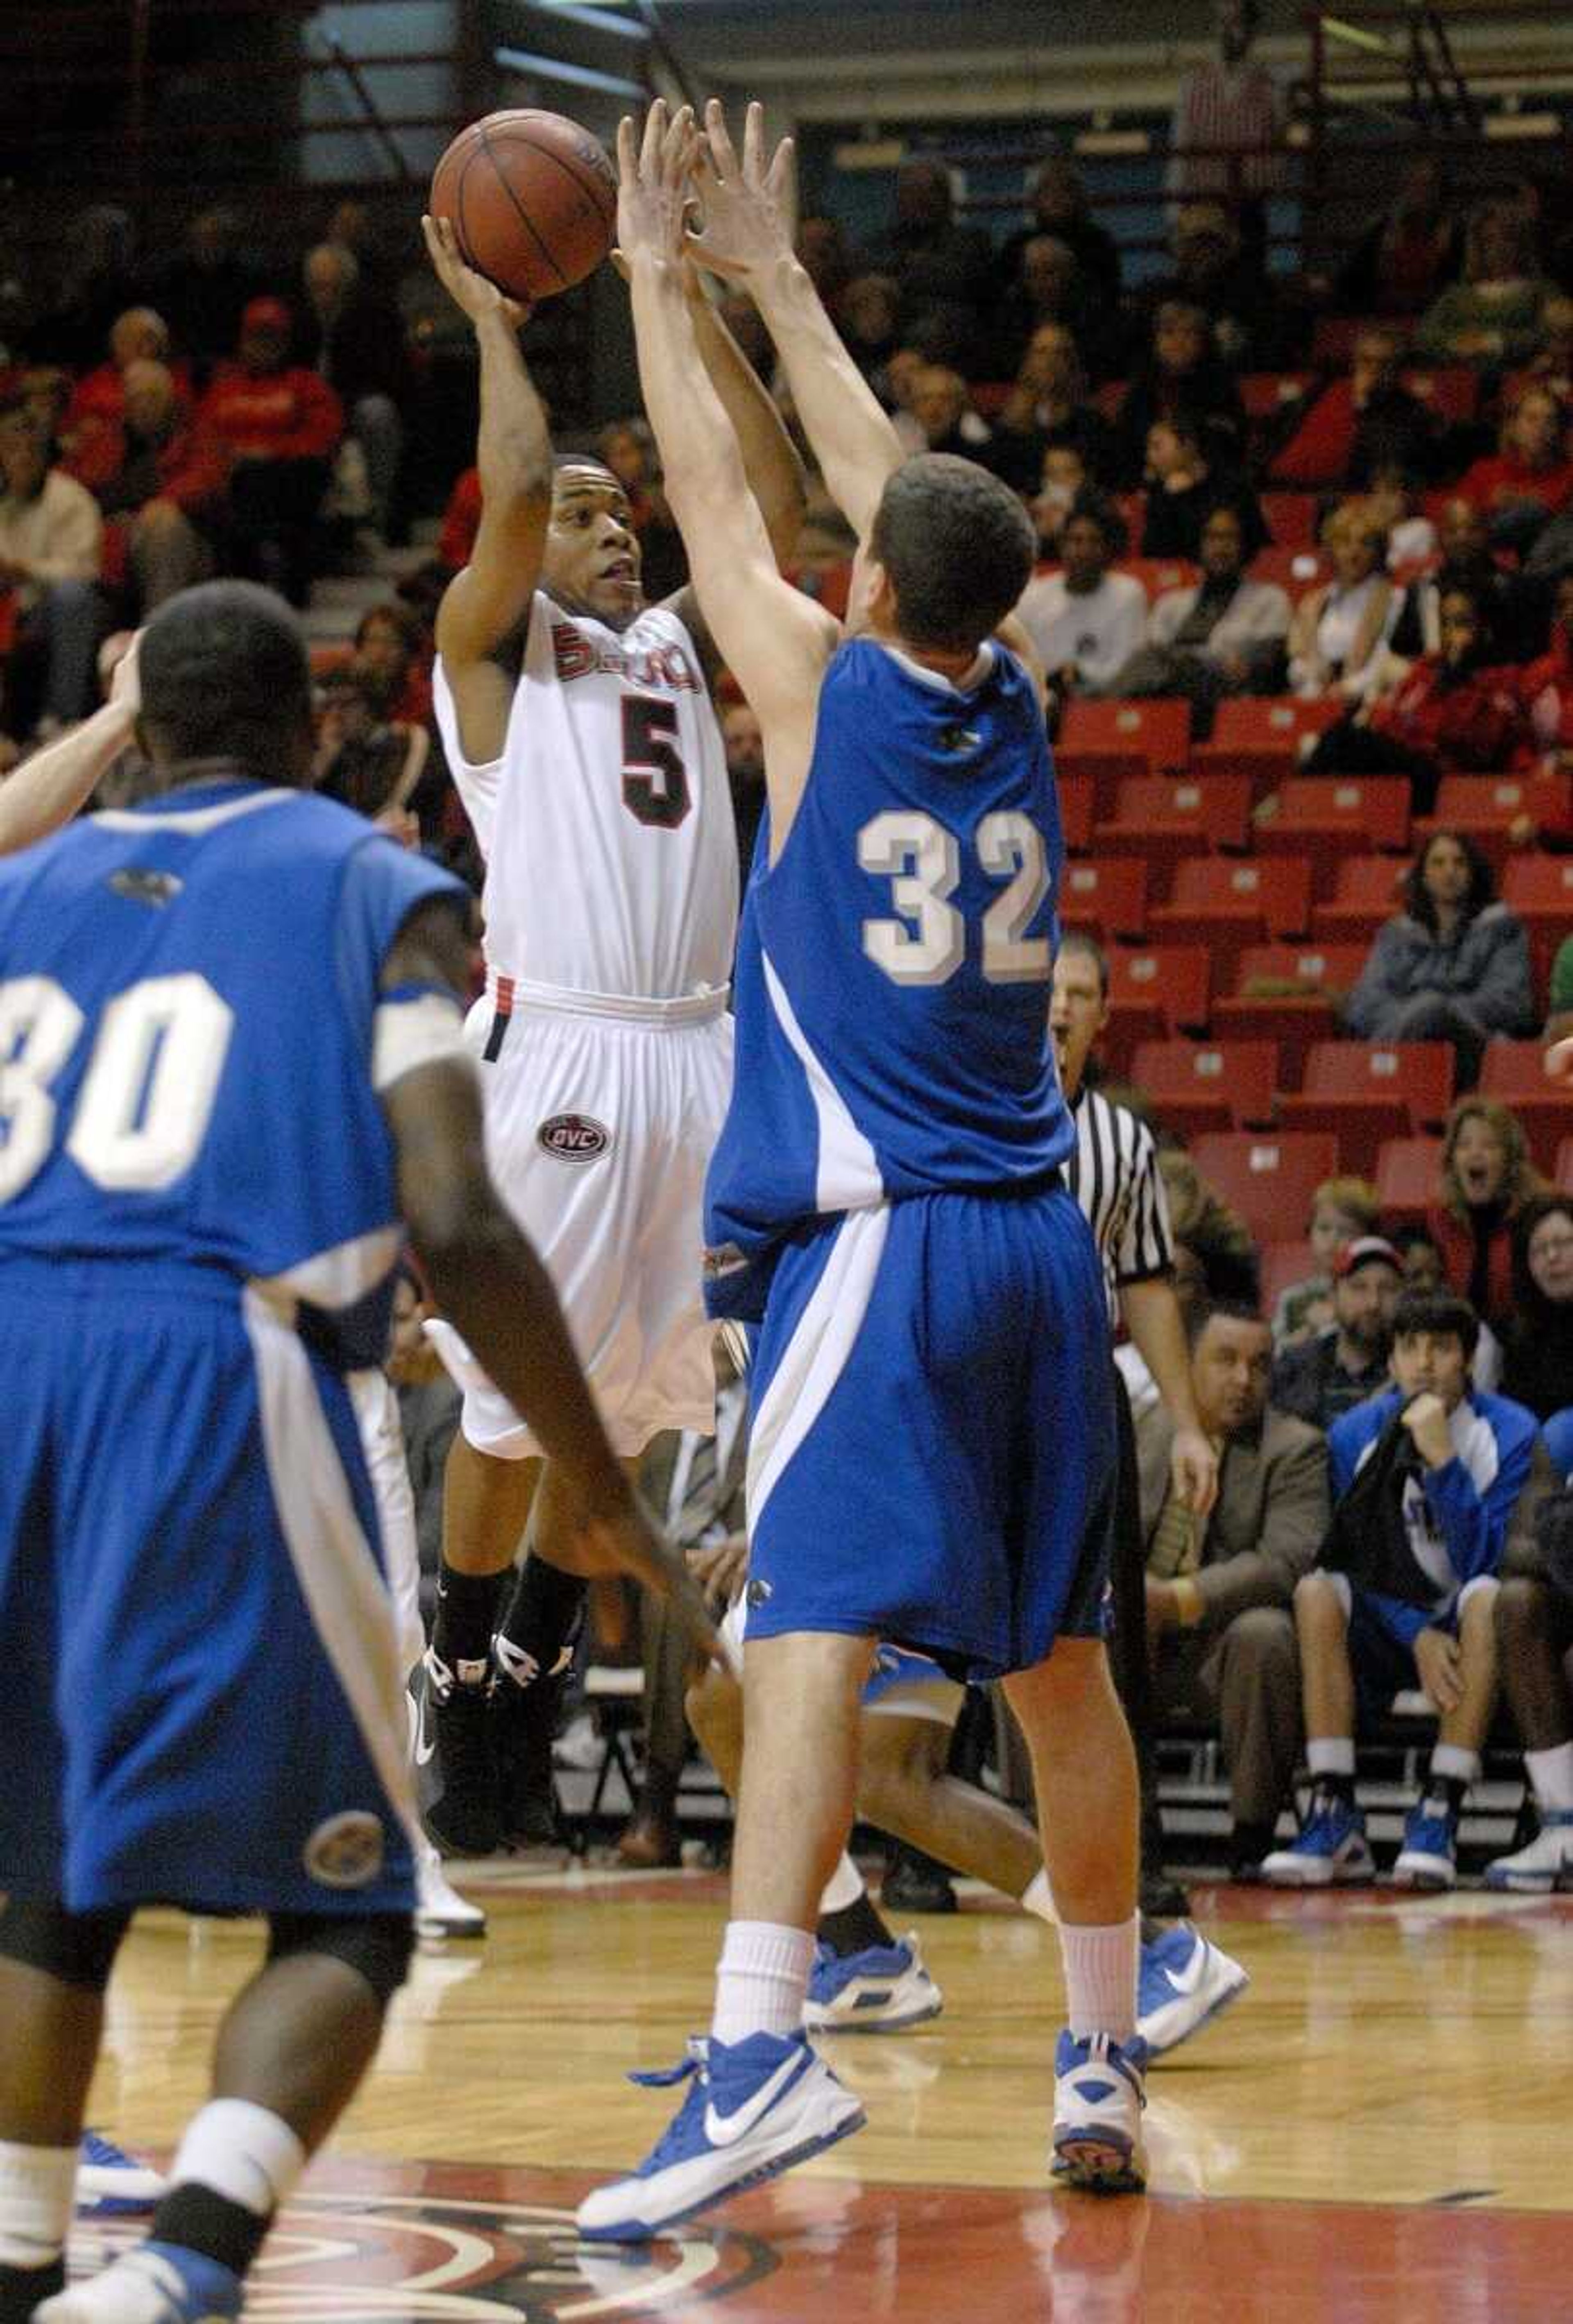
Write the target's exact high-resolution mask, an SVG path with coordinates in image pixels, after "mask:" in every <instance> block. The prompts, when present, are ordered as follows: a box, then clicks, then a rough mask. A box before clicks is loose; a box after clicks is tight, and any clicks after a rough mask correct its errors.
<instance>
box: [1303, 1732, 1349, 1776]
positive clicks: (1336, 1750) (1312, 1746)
mask: <svg viewBox="0 0 1573 2324" xmlns="http://www.w3.org/2000/svg"><path fill="white" fill-rule="evenodd" d="M1305 1763H1306V1766H1308V1767H1309V1769H1310V1771H1311V1774H1312V1775H1353V1774H1354V1772H1355V1738H1354V1737H1353V1736H1352V1735H1313V1736H1312V1737H1311V1739H1310V1741H1309V1743H1308V1744H1307V1745H1306V1747H1305Z"/></svg>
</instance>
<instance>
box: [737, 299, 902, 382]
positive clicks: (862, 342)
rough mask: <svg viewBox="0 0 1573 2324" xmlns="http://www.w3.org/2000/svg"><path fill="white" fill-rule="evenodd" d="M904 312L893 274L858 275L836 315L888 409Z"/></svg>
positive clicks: (859, 363)
mask: <svg viewBox="0 0 1573 2324" xmlns="http://www.w3.org/2000/svg"><path fill="white" fill-rule="evenodd" d="M752 303H753V302H752V300H750V301H749V304H750V305H752ZM901 313H902V293H901V285H900V284H899V283H898V282H897V281H896V279H895V277H894V275H893V274H858V275H855V276H854V277H853V280H852V281H850V282H849V283H848V284H847V288H846V290H845V291H843V292H842V294H841V306H840V310H839V312H838V314H837V324H838V326H839V327H840V331H841V337H842V338H843V340H844V341H845V343H846V347H847V354H848V355H850V356H851V357H852V360H853V362H854V363H855V364H856V365H857V368H858V370H859V371H860V372H861V373H862V374H863V376H864V378H865V380H866V381H867V382H868V383H869V385H870V387H872V388H873V390H874V393H875V395H877V396H878V398H879V400H880V401H881V402H882V403H883V404H884V407H885V409H886V410H889V409H890V407H891V405H892V404H893V401H894V400H895V399H894V397H893V394H892V393H891V389H890V382H889V380H888V379H887V377H886V375H885V365H886V364H888V363H889V361H890V359H891V357H892V355H894V353H895V351H896V349H897V348H898V347H899V346H901V344H902V342H901V338H900V336H899V332H900V326H901Z"/></svg>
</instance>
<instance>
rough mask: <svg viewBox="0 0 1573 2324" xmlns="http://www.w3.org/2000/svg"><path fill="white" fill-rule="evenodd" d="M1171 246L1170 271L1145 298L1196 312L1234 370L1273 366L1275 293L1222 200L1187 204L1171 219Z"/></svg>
mask: <svg viewBox="0 0 1573 2324" xmlns="http://www.w3.org/2000/svg"><path fill="white" fill-rule="evenodd" d="M1171 247H1172V250H1173V253H1174V270H1173V272H1172V273H1170V275H1168V276H1166V277H1165V278H1164V280H1163V281H1161V282H1160V283H1158V284H1157V285H1155V286H1154V288H1153V290H1152V291H1150V292H1149V294H1148V296H1149V300H1152V301H1160V302H1161V301H1172V302H1175V303H1177V304H1179V305H1180V306H1185V307H1194V308H1196V309H1198V310H1199V311H1200V312H1201V314H1202V315H1204V316H1205V317H1206V318H1207V324H1208V331H1209V333H1210V335H1211V342H1212V346H1213V347H1214V349H1215V350H1216V351H1217V354H1218V355H1221V356H1222V357H1223V359H1224V361H1225V362H1226V363H1228V364H1233V365H1234V367H1235V370H1236V371H1257V370H1261V369H1263V367H1264V366H1266V365H1268V364H1272V363H1274V362H1276V361H1277V360H1278V356H1279V352H1280V348H1281V343H1282V319H1281V317H1280V314H1279V308H1278V300H1277V298H1276V295H1275V294H1274V291H1273V289H1272V283H1271V281H1269V279H1268V276H1267V273H1266V272H1265V269H1264V267H1263V263H1262V253H1261V251H1260V249H1259V248H1258V249H1256V250H1255V251H1254V252H1247V251H1246V250H1245V247H1244V246H1243V244H1242V242H1241V238H1240V235H1239V233H1238V231H1237V229H1236V228H1235V225H1234V224H1233V222H1232V220H1231V219H1230V217H1229V214H1228V211H1227V210H1226V208H1224V205H1223V204H1222V202H1187V203H1186V204H1185V205H1184V206H1183V207H1182V208H1180V211H1179V212H1178V213H1177V215H1176V217H1175V220H1174V227H1173V234H1172V238H1171Z"/></svg>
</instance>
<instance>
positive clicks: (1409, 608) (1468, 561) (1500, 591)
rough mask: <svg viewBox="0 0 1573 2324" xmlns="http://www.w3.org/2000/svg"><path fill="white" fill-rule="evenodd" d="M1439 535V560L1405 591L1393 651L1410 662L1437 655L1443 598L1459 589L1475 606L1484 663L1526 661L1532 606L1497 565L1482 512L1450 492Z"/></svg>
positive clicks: (1530, 649)
mask: <svg viewBox="0 0 1573 2324" xmlns="http://www.w3.org/2000/svg"><path fill="white" fill-rule="evenodd" d="M1439 532H1440V543H1441V556H1440V559H1439V563H1438V565H1437V567H1436V570H1435V571H1434V572H1432V573H1428V574H1425V575H1422V576H1421V577H1420V579H1419V580H1418V581H1415V582H1412V583H1411V586H1410V587H1409V589H1408V590H1407V591H1406V593H1405V595H1404V601H1403V604H1402V607H1401V609H1400V611H1399V615H1398V619H1397V621H1396V622H1394V623H1393V638H1392V645H1393V652H1394V653H1395V654H1398V655H1401V656H1402V658H1403V659H1406V660H1410V661H1414V660H1417V659H1419V657H1420V655H1421V654H1435V653H1440V651H1441V650H1442V599H1443V598H1444V597H1445V596H1446V595H1448V591H1449V590H1452V589H1462V590H1464V591H1466V592H1467V594H1468V595H1470V596H1472V597H1473V598H1474V599H1475V601H1476V604H1477V606H1478V607H1479V610H1480V617H1481V621H1482V622H1483V623H1484V625H1485V652H1486V659H1487V660H1489V661H1493V662H1505V661H1518V660H1525V659H1528V657H1529V655H1530V654H1531V653H1532V652H1533V651H1534V650H1535V647H1534V646H1533V644H1531V642H1530V641H1531V639H1532V637H1533V635H1534V632H1535V627H1536V624H1535V622H1534V620H1533V607H1532V605H1531V604H1530V603H1529V593H1528V591H1527V589H1526V587H1525V586H1524V585H1523V584H1522V583H1521V582H1520V581H1518V579H1517V578H1516V576H1514V575H1513V574H1512V573H1510V572H1509V571H1508V570H1507V569H1506V567H1504V566H1503V565H1501V564H1499V563H1498V562H1497V559H1496V557H1495V556H1494V553H1493V550H1492V546H1491V529H1490V526H1489V525H1488V523H1487V521H1486V518H1485V511H1484V510H1483V509H1479V508H1476V506H1475V504H1474V503H1473V502H1471V501H1466V500H1460V499H1459V498H1458V496H1457V493H1455V494H1454V495H1453V497H1452V498H1451V499H1450V500H1448V502H1447V503H1445V504H1444V506H1443V509H1442V514H1441V522H1440V527H1439Z"/></svg>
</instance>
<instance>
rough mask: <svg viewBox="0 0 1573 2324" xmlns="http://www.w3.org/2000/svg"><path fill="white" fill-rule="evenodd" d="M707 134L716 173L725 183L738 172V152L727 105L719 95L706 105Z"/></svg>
mask: <svg viewBox="0 0 1573 2324" xmlns="http://www.w3.org/2000/svg"><path fill="white" fill-rule="evenodd" d="M705 135H706V137H707V138H708V141H709V146H710V153H711V158H712V159H713V160H714V161H715V164H716V174H717V177H719V178H720V179H721V180H722V181H723V182H724V183H725V182H726V181H728V180H732V179H734V178H736V176H737V174H738V171H737V154H736V149H735V148H734V146H733V143H732V138H731V133H730V132H729V131H728V129H727V127H726V107H725V106H723V105H722V103H721V100H720V98H719V97H712V98H711V99H710V101H709V103H708V105H707V106H706V107H705Z"/></svg>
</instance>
